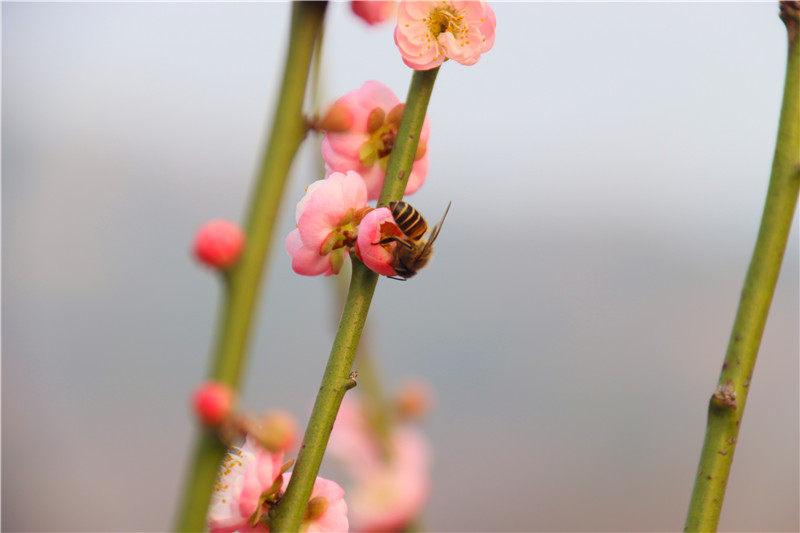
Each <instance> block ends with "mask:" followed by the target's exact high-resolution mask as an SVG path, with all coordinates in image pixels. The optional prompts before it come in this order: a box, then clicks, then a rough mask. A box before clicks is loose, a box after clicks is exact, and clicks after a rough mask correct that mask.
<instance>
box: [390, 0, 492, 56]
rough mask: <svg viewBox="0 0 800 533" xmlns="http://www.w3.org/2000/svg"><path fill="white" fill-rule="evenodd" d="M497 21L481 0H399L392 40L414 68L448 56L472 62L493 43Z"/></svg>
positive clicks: (488, 7)
mask: <svg viewBox="0 0 800 533" xmlns="http://www.w3.org/2000/svg"><path fill="white" fill-rule="evenodd" d="M496 25H497V21H496V19H495V16H494V11H493V10H492V8H491V7H490V6H489V4H487V3H486V2H484V1H482V0H481V1H472V0H466V1H464V0H429V1H425V2H419V1H416V2H415V1H402V2H400V5H399V7H398V12H397V27H396V28H395V31H394V42H395V43H396V44H397V47H398V48H399V49H400V55H401V56H402V58H403V62H404V63H405V64H406V65H408V66H409V67H411V68H413V69H415V70H430V69H432V68H436V67H438V66H439V65H441V64H442V63H443V62H444V61H445V60H446V59H452V60H453V61H456V62H457V63H461V64H462V65H474V64H475V63H477V62H478V60H479V59H480V58H481V54H483V53H485V52H488V51H489V50H490V49H491V48H492V46H494V30H495V26H496Z"/></svg>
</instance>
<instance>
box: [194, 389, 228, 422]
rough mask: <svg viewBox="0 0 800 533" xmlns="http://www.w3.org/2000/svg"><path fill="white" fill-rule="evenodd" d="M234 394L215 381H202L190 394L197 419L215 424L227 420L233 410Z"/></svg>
mask: <svg viewBox="0 0 800 533" xmlns="http://www.w3.org/2000/svg"><path fill="white" fill-rule="evenodd" d="M235 398H236V395H235V393H234V391H233V389H232V388H231V387H230V386H228V385H226V384H224V383H218V382H216V381H209V382H207V383H203V384H202V385H200V386H199V387H197V389H195V391H194V394H193V395H192V407H193V408H194V412H195V415H196V416H197V418H198V420H200V421H201V422H202V423H203V424H206V425H209V426H216V425H219V424H221V423H223V422H224V421H225V420H227V419H228V418H229V417H230V416H231V413H232V412H233V405H234V400H235Z"/></svg>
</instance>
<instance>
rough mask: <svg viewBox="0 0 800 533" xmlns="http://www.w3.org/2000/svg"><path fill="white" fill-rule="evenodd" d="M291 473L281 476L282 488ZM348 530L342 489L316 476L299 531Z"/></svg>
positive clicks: (329, 531) (321, 532) (324, 531)
mask: <svg viewBox="0 0 800 533" xmlns="http://www.w3.org/2000/svg"><path fill="white" fill-rule="evenodd" d="M291 477H292V473H291V472H289V473H288V474H286V475H285V476H283V490H284V491H285V490H286V487H287V486H288V485H289V480H290V479H291ZM345 531H349V524H348V520H347V503H346V502H345V501H344V490H343V489H342V487H340V486H339V485H338V484H337V483H336V482H334V481H331V480H329V479H325V478H321V477H318V478H317V479H316V480H315V481H314V487H313V488H312V489H311V496H310V497H309V499H308V505H307V506H306V512H305V514H304V515H303V520H302V521H301V523H300V532H301V533H342V532H345Z"/></svg>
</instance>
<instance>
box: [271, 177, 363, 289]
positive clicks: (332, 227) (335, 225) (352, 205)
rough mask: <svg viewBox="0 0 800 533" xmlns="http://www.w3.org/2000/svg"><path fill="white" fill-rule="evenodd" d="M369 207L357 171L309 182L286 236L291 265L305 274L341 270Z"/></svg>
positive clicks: (314, 274) (296, 270)
mask: <svg viewBox="0 0 800 533" xmlns="http://www.w3.org/2000/svg"><path fill="white" fill-rule="evenodd" d="M369 209H371V208H368V207H367V188H366V186H365V185H364V180H363V179H361V176H360V175H359V174H358V173H357V172H353V171H348V172H347V173H346V174H343V173H341V172H334V173H332V174H330V175H329V176H328V177H327V178H326V179H324V180H319V181H316V182H314V183H312V184H311V185H309V186H308V187H307V188H306V194H305V196H303V198H302V199H301V200H300V202H298V204H297V209H296V212H295V216H296V220H297V228H296V229H294V230H292V231H291V232H290V233H289V235H288V236H287V237H286V251H287V252H288V253H289V256H290V257H291V258H292V269H293V270H294V271H295V272H297V273H298V274H302V275H304V276H319V275H320V274H324V275H326V276H330V275H331V274H338V273H339V270H340V269H341V268H342V264H343V263H344V260H345V258H346V257H347V253H348V250H349V249H351V248H352V247H353V246H354V245H355V238H356V231H357V227H358V224H359V222H361V218H362V217H363V216H364V214H365V213H366V212H367V211H368V210H369Z"/></svg>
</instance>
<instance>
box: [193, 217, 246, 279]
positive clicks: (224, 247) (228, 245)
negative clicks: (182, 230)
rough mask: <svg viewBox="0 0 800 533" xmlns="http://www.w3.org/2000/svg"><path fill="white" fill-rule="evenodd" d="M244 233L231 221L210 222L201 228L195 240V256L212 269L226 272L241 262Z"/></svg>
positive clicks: (218, 220)
mask: <svg viewBox="0 0 800 533" xmlns="http://www.w3.org/2000/svg"><path fill="white" fill-rule="evenodd" d="M244 241H245V237H244V233H243V232H242V230H241V229H240V228H239V226H237V225H236V224H234V223H233V222H230V221H229V220H224V219H215V220H210V221H208V222H206V223H205V224H203V225H202V226H200V229H198V230H197V234H196V235H195V239H194V255H195V257H197V259H198V260H199V261H200V262H201V263H203V264H205V265H206V266H209V267H211V268H217V269H220V270H225V269H227V268H229V267H231V266H233V265H234V264H235V263H236V261H238V260H239V256H240V255H241V253H242V249H243V248H244Z"/></svg>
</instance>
